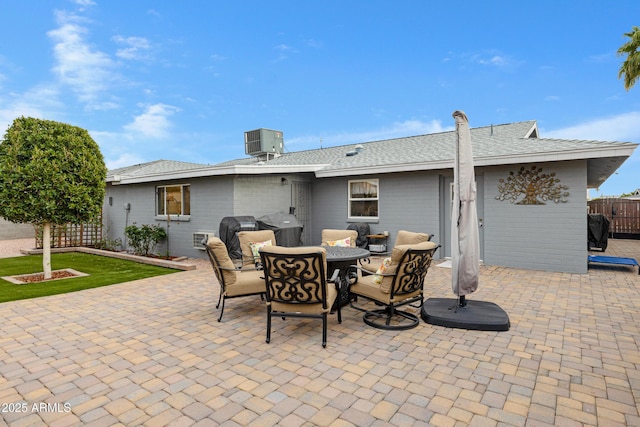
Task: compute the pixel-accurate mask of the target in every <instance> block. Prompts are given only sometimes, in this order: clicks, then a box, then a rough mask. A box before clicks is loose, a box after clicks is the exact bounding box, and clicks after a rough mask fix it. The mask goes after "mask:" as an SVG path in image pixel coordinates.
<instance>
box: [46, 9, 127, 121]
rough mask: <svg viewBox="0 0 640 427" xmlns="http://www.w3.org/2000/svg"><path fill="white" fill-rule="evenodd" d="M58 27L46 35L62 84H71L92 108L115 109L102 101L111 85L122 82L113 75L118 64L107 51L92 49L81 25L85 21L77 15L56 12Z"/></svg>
mask: <svg viewBox="0 0 640 427" xmlns="http://www.w3.org/2000/svg"><path fill="white" fill-rule="evenodd" d="M56 19H57V22H58V24H59V28H57V29H55V30H51V31H49V32H48V33H47V35H48V36H49V37H50V38H51V39H52V40H53V41H54V43H55V44H54V48H53V51H54V57H55V60H56V65H55V66H54V68H53V71H54V72H55V73H56V74H57V76H58V78H59V80H60V82H61V83H63V84H65V85H68V86H69V87H71V89H72V90H73V91H74V93H76V95H77V96H78V99H79V100H80V101H81V102H83V103H85V104H86V105H87V108H89V109H105V108H107V109H108V108H112V106H111V105H108V104H103V103H102V102H101V101H100V100H99V98H100V96H101V95H103V94H105V93H107V91H108V90H109V88H110V85H111V84H112V83H113V82H115V81H116V80H119V76H118V75H117V74H116V73H115V72H114V68H115V66H116V64H115V63H114V61H113V60H112V59H111V58H110V57H109V55H107V54H106V53H104V52H101V51H99V50H95V49H93V48H92V47H91V46H90V45H89V44H88V43H87V42H86V41H85V37H86V35H87V33H88V30H87V28H86V27H84V26H82V25H81V23H83V22H85V20H84V19H83V18H81V17H79V16H77V15H75V14H70V13H65V12H57V13H56Z"/></svg>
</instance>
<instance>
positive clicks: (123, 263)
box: [0, 252, 180, 303]
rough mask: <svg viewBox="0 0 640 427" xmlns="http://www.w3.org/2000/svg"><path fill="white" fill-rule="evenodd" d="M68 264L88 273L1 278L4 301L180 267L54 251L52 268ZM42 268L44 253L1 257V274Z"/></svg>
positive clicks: (109, 283)
mask: <svg viewBox="0 0 640 427" xmlns="http://www.w3.org/2000/svg"><path fill="white" fill-rule="evenodd" d="M65 268H71V269H74V270H76V271H79V272H82V273H86V274H88V276H86V277H73V278H67V279H60V280H50V281H44V282H38V283H28V284H23V285H16V284H13V283H10V282H7V281H6V280H2V279H0V303H2V302H7V301H15V300H20V299H28V298H38V297H44V296H48V295H57V294H64V293H67V292H75V291H81V290H83V289H91V288H98V287H100V286H107V285H113V284H116V283H123V282H129V281H131V280H138V279H144V278H146V277H154V276H161V275H164V274H171V273H176V272H178V271H180V270H175V269H172V268H165V267H157V266H154V265H148V264H140V263H137V262H133V261H128V260H123V259H118V258H109V257H103V256H99V255H91V254H83V253H79V252H68V253H59V254H51V269H52V270H61V269H65ZM38 272H42V256H41V255H31V256H20V257H15V258H2V259H0V277H4V276H17V275H24V274H30V273H38Z"/></svg>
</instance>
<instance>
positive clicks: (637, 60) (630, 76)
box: [618, 27, 640, 90]
mask: <svg viewBox="0 0 640 427" xmlns="http://www.w3.org/2000/svg"><path fill="white" fill-rule="evenodd" d="M624 35H625V36H626V37H629V40H628V41H627V42H626V43H625V44H623V45H622V46H621V47H620V49H618V56H622V55H627V58H626V59H625V60H624V62H623V63H622V65H621V66H620V71H619V72H618V78H622V77H623V76H624V88H625V89H626V90H629V89H631V87H632V86H633V85H634V84H635V83H636V81H637V80H638V77H640V28H638V27H633V30H632V31H631V32H630V33H625V34H624Z"/></svg>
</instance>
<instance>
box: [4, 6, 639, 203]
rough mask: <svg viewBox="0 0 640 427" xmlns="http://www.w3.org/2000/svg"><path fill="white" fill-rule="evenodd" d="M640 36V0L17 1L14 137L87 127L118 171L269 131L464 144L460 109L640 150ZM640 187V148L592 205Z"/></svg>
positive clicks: (9, 116)
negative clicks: (635, 66) (639, 72)
mask: <svg viewBox="0 0 640 427" xmlns="http://www.w3.org/2000/svg"><path fill="white" fill-rule="evenodd" d="M453 5H455V6H456V7H453ZM634 25H636V26H640V2H638V1H636V0H618V1H615V2H611V1H595V0H594V1H571V0H564V1H559V0H553V1H545V0H539V1H531V0H522V1H518V2H508V1H497V0H487V1H470V0H469V1H466V0H458V1H456V2H451V1H427V0H416V1H408V0H407V1H402V0H400V1H393V2H392V1H376V0H370V1H355V0H354V1H347V0H341V1H337V0H335V1H334V0H328V1H322V2H320V1H304V0H297V1H277V0H274V1H271V2H264V1H234V2H232V1H226V2H222V1H219V2H218V1H207V0H182V1H177V0H175V1H169V0H164V1H158V0H156V1H151V0H136V1H131V0H127V1H122V0H109V1H107V0H75V1H74V0H51V1H42V0H40V1H35V0H4V1H3V2H2V9H1V13H0V38H1V39H2V40H3V43H2V46H1V47H0V127H1V128H2V132H4V131H5V130H6V128H7V127H8V126H9V125H10V124H11V122H12V121H13V119H14V118H16V117H19V116H22V115H24V116H34V117H41V118H45V119H51V120H58V121H63V122H66V123H71V124H73V125H76V126H80V127H83V128H85V129H88V130H89V132H90V133H91V135H92V137H93V138H94V139H95V140H96V141H97V142H98V143H99V145H100V148H101V150H102V153H103V155H104V157H105V161H106V163H107V166H108V167H109V168H116V167H121V166H128V165H132V164H136V163H141V162H147V161H152V160H157V159H170V160H182V161H189V162H197V163H210V164H214V163H218V162H221V161H225V160H230V159H235V158H241V157H244V156H245V154H244V144H243V137H244V132H245V131H247V130H253V129H257V128H261V127H264V128H270V129H277V130H281V131H283V132H284V138H285V149H286V150H288V151H299V150H304V149H311V148H319V147H320V146H324V147H327V146H335V145H344V144H351V143H357V142H366V141H373V140H379V139H386V138H392V137H402V136H411V135H418V134H424V133H431V132H439V131H446V130H452V129H453V125H454V122H453V118H452V117H451V113H452V112H453V111H455V110H458V109H459V110H464V111H465V112H466V113H467V116H468V117H469V120H470V125H471V126H472V127H478V126H487V125H491V124H502V123H512V122H518V121H523V120H537V122H538V127H539V129H540V131H541V136H542V137H559V138H578V139H598V140H608V141H629V142H636V143H640V84H638V86H637V87H635V88H632V89H631V90H630V91H628V92H627V91H625V90H624V86H623V83H622V80H620V79H618V70H619V68H620V64H621V62H622V60H623V58H621V57H618V56H617V55H616V50H617V49H618V48H619V47H620V46H621V45H622V44H623V43H624V42H625V41H626V38H625V37H624V36H623V34H624V33H625V32H629V31H631V28H632V26H634ZM636 188H640V148H639V149H638V150H636V152H635V153H634V155H633V156H632V157H631V158H630V159H629V160H627V162H625V164H624V165H623V166H622V167H621V168H620V169H619V171H618V174H617V175H614V176H612V177H611V178H610V179H609V180H608V181H607V182H605V183H604V184H603V185H602V186H601V187H600V189H599V190H600V191H599V192H592V193H591V194H592V195H600V194H604V195H615V194H620V193H623V192H630V191H633V190H635V189H636Z"/></svg>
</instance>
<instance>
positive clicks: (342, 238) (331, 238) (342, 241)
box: [320, 228, 358, 248]
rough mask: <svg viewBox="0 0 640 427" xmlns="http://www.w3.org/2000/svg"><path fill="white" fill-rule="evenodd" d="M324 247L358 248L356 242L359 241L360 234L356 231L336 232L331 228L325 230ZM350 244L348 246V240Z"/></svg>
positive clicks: (323, 235)
mask: <svg viewBox="0 0 640 427" xmlns="http://www.w3.org/2000/svg"><path fill="white" fill-rule="evenodd" d="M321 237H322V243H320V244H321V245H322V246H349V247H352V248H355V247H356V240H357V239H358V232H357V231H356V230H335V229H331V228H325V229H324V230H322V236H321ZM346 239H349V240H348V244H347V240H346Z"/></svg>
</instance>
